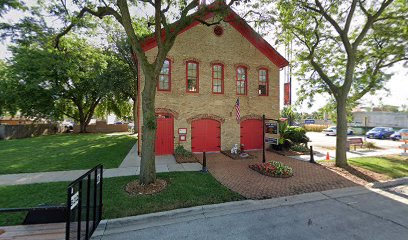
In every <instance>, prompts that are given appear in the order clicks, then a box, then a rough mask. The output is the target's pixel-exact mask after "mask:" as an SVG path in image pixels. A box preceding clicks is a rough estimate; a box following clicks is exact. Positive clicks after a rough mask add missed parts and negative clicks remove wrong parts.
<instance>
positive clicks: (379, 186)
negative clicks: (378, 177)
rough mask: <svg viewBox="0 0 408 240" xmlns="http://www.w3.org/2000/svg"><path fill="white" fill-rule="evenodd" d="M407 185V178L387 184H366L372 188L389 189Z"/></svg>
mask: <svg viewBox="0 0 408 240" xmlns="http://www.w3.org/2000/svg"><path fill="white" fill-rule="evenodd" d="M403 184H408V177H403V178H397V179H393V180H390V181H387V182H375V183H369V184H367V186H368V187H372V188H389V187H395V186H398V185H403Z"/></svg>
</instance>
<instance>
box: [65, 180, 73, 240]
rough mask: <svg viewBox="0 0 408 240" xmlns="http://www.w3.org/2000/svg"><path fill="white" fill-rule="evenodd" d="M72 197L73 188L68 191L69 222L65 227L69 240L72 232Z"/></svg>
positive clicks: (66, 237)
mask: <svg viewBox="0 0 408 240" xmlns="http://www.w3.org/2000/svg"><path fill="white" fill-rule="evenodd" d="M71 197H72V187H69V188H68V189H67V222H66V225H65V239H66V240H69V234H70V231H71Z"/></svg>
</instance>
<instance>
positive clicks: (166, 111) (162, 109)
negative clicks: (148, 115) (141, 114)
mask: <svg viewBox="0 0 408 240" xmlns="http://www.w3.org/2000/svg"><path fill="white" fill-rule="evenodd" d="M155 112H156V113H170V114H171V115H173V117H174V118H175V119H178V117H179V113H178V112H176V111H173V110H171V109H168V108H156V109H155Z"/></svg>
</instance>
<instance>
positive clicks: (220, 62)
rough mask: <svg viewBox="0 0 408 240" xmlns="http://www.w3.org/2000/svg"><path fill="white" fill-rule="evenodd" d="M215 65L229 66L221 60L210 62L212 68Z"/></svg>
mask: <svg viewBox="0 0 408 240" xmlns="http://www.w3.org/2000/svg"><path fill="white" fill-rule="evenodd" d="M214 64H222V65H224V67H226V66H227V64H226V63H225V62H223V61H221V60H214V61H211V62H210V66H212V65H214Z"/></svg>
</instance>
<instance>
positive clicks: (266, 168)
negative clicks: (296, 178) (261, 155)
mask: <svg viewBox="0 0 408 240" xmlns="http://www.w3.org/2000/svg"><path fill="white" fill-rule="evenodd" d="M249 168H250V169H252V170H254V171H257V172H259V173H260V174H262V175H265V176H269V177H281V178H286V177H291V176H293V169H292V168H291V167H289V166H286V165H284V164H283V163H281V162H277V161H270V162H267V163H255V164H251V165H249Z"/></svg>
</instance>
